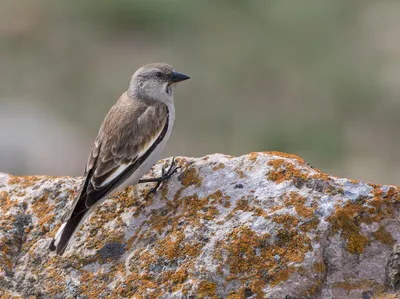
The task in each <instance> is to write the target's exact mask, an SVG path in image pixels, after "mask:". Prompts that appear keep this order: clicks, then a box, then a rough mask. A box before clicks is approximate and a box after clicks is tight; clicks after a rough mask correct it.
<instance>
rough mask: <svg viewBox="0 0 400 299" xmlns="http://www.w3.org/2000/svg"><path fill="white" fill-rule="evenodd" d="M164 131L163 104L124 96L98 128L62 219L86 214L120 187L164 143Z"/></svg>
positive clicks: (165, 116)
mask: <svg viewBox="0 0 400 299" xmlns="http://www.w3.org/2000/svg"><path fill="white" fill-rule="evenodd" d="M167 130H168V108H167V106H166V105H164V104H162V103H159V104H154V105H148V104H146V103H143V102H139V101H135V100H132V99H131V98H128V97H127V95H126V94H123V95H122V96H121V98H120V99H119V100H118V102H117V103H116V104H115V105H114V106H113V107H112V108H111V109H110V111H109V113H108V114H107V116H106V118H105V120H104V122H103V124H102V126H101V128H100V131H99V135H98V137H97V139H96V141H95V144H94V146H93V148H92V151H91V153H90V155H89V159H88V162H87V165H86V169H85V180H84V183H83V185H82V189H81V191H80V194H79V195H78V196H77V198H76V199H75V202H74V203H73V205H72V209H71V210H70V211H68V212H67V214H66V215H65V216H64V217H63V219H64V220H67V219H69V218H71V217H73V216H74V215H78V214H80V213H83V212H85V211H86V210H88V209H89V208H90V207H92V206H93V205H94V204H95V203H96V202H98V201H99V200H101V199H102V198H104V197H105V196H106V195H108V194H109V193H110V192H111V191H113V190H114V189H115V188H117V187H118V186H119V185H121V184H122V183H123V182H124V181H125V180H126V179H127V178H128V177H130V176H131V174H132V173H133V172H134V171H135V170H136V169H137V168H138V167H139V166H140V165H141V164H142V163H143V161H144V160H145V159H146V158H147V157H148V156H149V155H150V153H151V152H152V151H153V150H154V149H155V147H156V146H157V145H158V144H159V143H160V142H161V141H162V140H163V138H164V137H165V135H166V133H167Z"/></svg>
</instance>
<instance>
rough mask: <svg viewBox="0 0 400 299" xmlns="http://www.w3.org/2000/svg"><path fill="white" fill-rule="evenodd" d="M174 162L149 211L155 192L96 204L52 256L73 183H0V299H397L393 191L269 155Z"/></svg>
mask: <svg viewBox="0 0 400 299" xmlns="http://www.w3.org/2000/svg"><path fill="white" fill-rule="evenodd" d="M178 161H179V163H180V165H181V166H182V172H181V173H180V174H178V175H176V176H174V177H173V178H172V179H171V180H170V181H169V182H168V183H166V184H165V185H164V186H163V187H162V189H161V190H160V191H159V192H158V194H157V195H156V196H154V197H151V198H149V199H148V200H147V201H146V200H144V195H145V194H146V192H148V190H149V188H150V187H151V185H141V186H138V187H135V188H133V187H130V188H128V189H127V190H125V191H124V192H121V193H119V194H116V195H115V196H114V197H112V198H110V199H109V200H107V201H106V202H104V204H103V205H102V206H101V207H100V208H98V209H97V210H96V211H95V212H94V213H93V214H92V216H91V217H90V218H89V219H88V220H87V221H86V223H85V224H84V226H83V227H82V229H81V231H80V233H79V234H78V235H77V236H76V237H75V239H74V241H73V243H72V244H71V245H72V246H70V247H69V248H68V250H67V251H66V252H65V254H64V255H63V256H62V257H59V256H56V255H55V254H53V253H50V252H49V251H48V249H47V247H48V245H49V242H50V240H51V238H52V237H53V236H54V234H55V232H56V230H57V228H58V227H59V225H60V217H61V216H62V214H63V211H64V210H65V208H66V207H67V206H68V205H69V204H71V202H72V199H73V196H74V193H75V192H76V190H77V188H78V187H79V184H80V183H81V178H68V177H59V178H55V177H44V176H35V177H13V176H9V175H0V213H1V217H0V297H1V298H28V297H29V296H31V297H30V298H230V299H236V298H291V299H293V298H363V299H365V298H397V295H396V294H397V289H398V287H399V284H400V245H399V244H398V240H400V223H399V220H398V217H399V207H400V205H399V200H400V197H399V188H398V187H396V186H380V185H374V184H368V183H364V182H357V181H352V180H347V179H341V178H335V177H332V176H329V175H326V174H323V173H321V172H320V171H319V170H317V169H315V168H312V167H311V166H310V165H308V164H307V163H306V162H305V161H304V160H302V159H300V158H298V157H296V156H292V155H286V154H282V153H276V152H270V153H251V154H249V155H245V156H242V157H237V158H236V157H231V156H225V155H219V154H217V155H211V156H207V157H204V158H178ZM162 163H165V161H161V162H160V163H159V164H158V165H157V166H156V167H155V170H154V173H158V172H159V170H160V168H161V166H162Z"/></svg>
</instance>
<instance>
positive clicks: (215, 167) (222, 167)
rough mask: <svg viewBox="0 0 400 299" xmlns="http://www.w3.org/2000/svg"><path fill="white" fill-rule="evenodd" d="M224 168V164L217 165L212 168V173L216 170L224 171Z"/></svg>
mask: <svg viewBox="0 0 400 299" xmlns="http://www.w3.org/2000/svg"><path fill="white" fill-rule="evenodd" d="M224 168H225V164H223V163H219V164H218V165H217V166H214V167H213V168H212V171H217V170H219V169H224Z"/></svg>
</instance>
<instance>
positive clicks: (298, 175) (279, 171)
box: [267, 159, 309, 184]
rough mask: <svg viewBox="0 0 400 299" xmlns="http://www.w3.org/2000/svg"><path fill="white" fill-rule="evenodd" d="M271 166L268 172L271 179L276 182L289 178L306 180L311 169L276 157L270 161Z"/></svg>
mask: <svg viewBox="0 0 400 299" xmlns="http://www.w3.org/2000/svg"><path fill="white" fill-rule="evenodd" d="M268 165H269V166H272V168H273V169H271V170H270V171H269V172H268V173H267V177H268V179H269V180H271V181H274V182H276V183H277V184H280V183H282V182H283V181H287V180H293V181H298V180H306V179H307V178H308V175H309V171H307V170H305V169H303V168H301V167H298V166H296V165H294V164H293V163H291V162H288V161H287V160H284V159H275V160H272V161H269V162H268Z"/></svg>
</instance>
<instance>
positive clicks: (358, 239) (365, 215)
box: [328, 185, 394, 254]
mask: <svg viewBox="0 0 400 299" xmlns="http://www.w3.org/2000/svg"><path fill="white" fill-rule="evenodd" d="M393 194H394V192H393ZM373 195H374V197H373V198H372V199H369V200H367V201H365V202H364V201H363V200H362V199H361V200H358V201H356V202H350V201H348V202H346V203H345V204H344V205H343V206H340V205H339V204H338V205H336V210H335V212H334V213H333V214H332V215H331V216H329V217H328V221H330V222H331V223H332V228H333V233H336V232H338V231H341V232H342V236H343V238H344V239H345V240H346V241H347V249H348V250H349V252H351V253H353V254H359V253H362V252H363V251H364V248H365V246H366V245H368V244H369V239H368V238H367V236H365V235H363V234H361V224H362V223H366V224H371V223H374V222H379V221H380V220H382V219H384V218H391V217H393V211H392V209H391V208H390V201H389V199H388V198H382V189H381V187H380V186H378V185H377V186H375V187H374V190H373ZM379 237H383V239H385V240H386V241H388V242H390V241H389V240H390V239H388V236H387V235H386V234H383V232H382V231H380V233H378V238H379Z"/></svg>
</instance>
